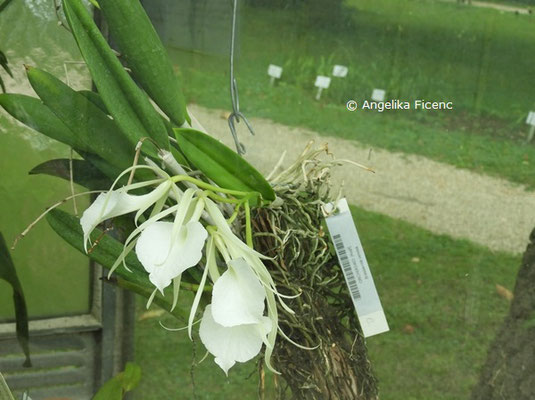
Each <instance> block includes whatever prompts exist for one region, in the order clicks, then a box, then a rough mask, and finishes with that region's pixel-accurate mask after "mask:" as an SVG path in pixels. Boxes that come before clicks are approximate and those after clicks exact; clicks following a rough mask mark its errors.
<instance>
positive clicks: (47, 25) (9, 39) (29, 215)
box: [0, 1, 90, 320]
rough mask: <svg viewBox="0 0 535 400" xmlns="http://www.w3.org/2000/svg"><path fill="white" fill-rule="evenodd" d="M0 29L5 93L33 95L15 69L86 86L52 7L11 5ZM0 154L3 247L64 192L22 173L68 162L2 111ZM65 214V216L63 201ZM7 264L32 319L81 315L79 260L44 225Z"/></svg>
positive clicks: (4, 312)
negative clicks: (39, 71) (35, 68)
mask: <svg viewBox="0 0 535 400" xmlns="http://www.w3.org/2000/svg"><path fill="white" fill-rule="evenodd" d="M0 27H1V28H0V35H1V37H2V42H1V45H0V46H1V50H2V51H4V53H5V54H6V56H7V58H8V60H9V65H10V66H11V69H12V71H13V74H14V78H13V79H12V78H10V77H9V76H7V74H5V73H4V71H2V72H0V73H1V74H2V78H3V80H4V82H5V84H6V88H7V91H8V92H15V93H26V94H29V95H33V96H35V94H34V93H33V91H32V89H31V87H30V86H29V84H28V81H27V79H26V74H25V71H24V67H23V64H28V65H31V66H39V67H40V68H42V69H44V70H46V71H49V72H51V73H54V74H55V75H57V76H59V77H62V78H63V79H64V80H69V82H70V83H71V84H72V85H73V86H74V87H77V88H82V87H88V85H89V84H90V81H89V78H88V74H87V72H86V71H85V70H84V69H83V67H82V66H80V65H79V64H74V63H72V62H73V61H79V60H80V56H79V53H78V50H77V48H76V46H75V43H74V41H73V39H72V37H71V36H70V34H69V33H68V32H67V31H66V30H65V29H64V28H62V27H60V26H58V24H57V19H56V15H55V13H54V6H53V2H52V1H47V2H43V1H38V2H35V1H27V2H20V1H14V2H13V3H12V4H11V5H10V6H9V7H8V8H6V10H5V11H4V12H2V14H0ZM64 63H65V64H64ZM65 68H66V70H65ZM66 73H67V75H66ZM0 149H1V155H2V157H1V159H0V171H2V172H1V180H0V193H1V195H0V209H1V210H2V211H1V212H0V229H1V230H2V232H3V234H4V236H5V238H6V241H7V242H8V244H9V245H10V244H11V242H12V241H13V240H14V239H15V238H16V237H17V235H18V234H20V233H21V232H22V231H23V230H24V229H25V227H26V226H27V225H28V224H29V223H30V222H32V221H33V220H34V219H35V218H37V217H38V216H39V215H40V214H41V213H42V212H43V211H44V209H45V208H46V207H48V206H50V205H52V204H54V203H56V202H57V201H60V200H62V199H64V198H65V197H67V196H69V195H70V193H71V191H70V187H69V183H68V182H66V181H63V180H60V179H59V178H54V177H50V176H44V175H36V176H28V171H30V170H31V169H32V168H33V167H35V166H36V165H38V164H39V163H41V162H43V161H46V160H49V159H53V158H68V157H69V154H70V150H69V148H67V147H66V146H64V145H62V144H60V143H58V142H55V141H53V140H51V139H48V138H47V137H45V136H43V135H41V134H39V133H37V132H35V131H33V130H31V129H30V128H28V127H25V126H23V125H21V124H19V123H17V122H15V120H14V119H13V118H11V117H9V116H8V115H7V114H6V113H5V112H1V113H0ZM75 190H76V191H77V192H81V191H82V190H85V189H83V188H80V187H76V188H75ZM81 199H83V198H81ZM77 205H78V209H79V210H83V208H84V207H85V205H86V201H84V200H78V202H77ZM65 207H66V208H69V209H70V211H72V207H73V206H72V203H71V202H69V203H67V204H66V205H65ZM12 257H13V260H14V263H15V265H16V267H17V270H18V274H19V277H20V280H21V283H22V286H23V289H24V291H25V294H26V300H27V303H28V311H29V314H30V316H31V317H32V318H43V317H50V316H59V315H71V314H80V313H86V312H88V311H89V304H90V276H89V268H88V267H87V259H86V258H85V257H83V256H82V255H81V254H79V253H78V252H77V251H76V250H74V249H72V248H70V247H69V246H68V245H66V244H65V242H64V241H63V240H62V239H60V238H59V237H58V236H57V235H56V233H55V232H54V231H52V229H51V228H50V227H49V226H48V224H47V223H46V221H45V220H42V221H41V222H39V223H38V224H37V225H36V226H35V228H34V229H32V231H31V232H30V233H29V234H28V235H27V237H25V238H24V239H22V240H21V241H20V242H19V244H18V246H17V247H16V249H15V250H14V251H12ZM12 318H13V306H12V300H11V290H10V287H9V286H8V285H7V284H6V283H5V282H3V281H0V319H1V320H11V319H12Z"/></svg>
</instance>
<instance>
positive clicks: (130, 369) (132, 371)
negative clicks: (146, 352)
mask: <svg viewBox="0 0 535 400" xmlns="http://www.w3.org/2000/svg"><path fill="white" fill-rule="evenodd" d="M139 381H141V367H140V366H139V365H137V364H135V363H132V362H127V363H126V366H125V369H124V375H123V388H124V390H125V391H127V392H129V391H130V390H133V389H135V388H136V387H137V385H139Z"/></svg>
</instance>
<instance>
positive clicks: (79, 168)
mask: <svg viewBox="0 0 535 400" xmlns="http://www.w3.org/2000/svg"><path fill="white" fill-rule="evenodd" d="M70 164H71V160H69V159H67V158H61V159H55V160H49V161H45V162H44V163H42V164H39V165H37V166H35V167H34V168H33V169H32V170H31V171H30V172H29V174H30V175H37V174H45V175H51V176H56V177H58V178H62V179H65V180H67V181H69V180H70V179H71V171H70ZM72 178H73V181H74V183H77V184H79V185H81V186H83V187H86V188H88V189H90V190H99V189H108V188H109V187H110V186H111V184H112V183H113V180H112V179H110V178H108V177H106V175H104V174H103V173H102V172H101V171H100V170H99V169H98V168H96V167H95V166H94V165H93V164H91V163H90V162H89V161H86V160H72Z"/></svg>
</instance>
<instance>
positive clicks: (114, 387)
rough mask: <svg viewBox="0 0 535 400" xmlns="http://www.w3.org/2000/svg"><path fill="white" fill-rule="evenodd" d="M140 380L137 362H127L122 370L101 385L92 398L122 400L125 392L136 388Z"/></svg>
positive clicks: (139, 369) (95, 399)
mask: <svg viewBox="0 0 535 400" xmlns="http://www.w3.org/2000/svg"><path fill="white" fill-rule="evenodd" d="M140 380H141V368H140V367H139V365H137V364H134V363H131V362H128V363H126V366H125V370H124V371H123V372H120V373H118V374H117V375H115V376H114V377H113V378H111V379H110V380H108V381H107V382H106V383H105V384H104V385H102V387H101V388H100V389H99V391H98V392H97V394H95V396H94V397H93V400H122V399H123V398H124V395H125V394H126V393H127V392H130V391H131V390H133V389H135V388H136V386H137V385H138V384H139V381H140Z"/></svg>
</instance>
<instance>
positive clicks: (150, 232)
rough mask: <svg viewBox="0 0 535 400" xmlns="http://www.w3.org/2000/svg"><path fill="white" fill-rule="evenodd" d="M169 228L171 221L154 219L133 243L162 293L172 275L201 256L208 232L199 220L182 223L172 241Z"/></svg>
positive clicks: (171, 225) (139, 257) (152, 280)
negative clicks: (155, 220)
mask: <svg viewBox="0 0 535 400" xmlns="http://www.w3.org/2000/svg"><path fill="white" fill-rule="evenodd" d="M172 232H173V223H172V222H162V221H157V222H154V223H152V224H150V225H148V226H147V227H146V228H145V229H144V230H143V231H142V232H141V235H139V238H138V240H137V243H136V254H137V257H138V259H139V261H140V262H141V264H142V265H143V267H144V268H145V270H146V271H147V272H149V280H150V281H151V282H152V283H153V284H154V286H156V287H157V288H158V289H159V290H160V292H161V293H162V294H163V290H164V289H165V288H166V287H167V286H169V285H170V284H171V281H172V280H173V279H174V278H176V277H177V276H178V275H180V274H181V273H182V272H184V271H185V270H186V269H188V268H190V267H193V266H194V265H196V264H197V263H198V262H199V261H200V260H201V257H202V248H203V246H204V241H205V240H206V237H207V236H208V233H207V232H206V229H204V227H203V226H202V225H201V224H200V223H199V222H189V223H188V224H186V225H185V226H183V227H182V229H181V232H180V234H179V235H178V238H177V240H175V241H172V239H171V238H172Z"/></svg>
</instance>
